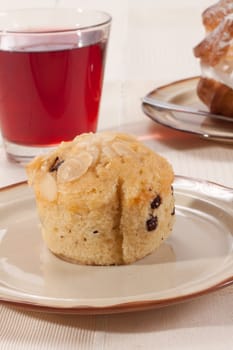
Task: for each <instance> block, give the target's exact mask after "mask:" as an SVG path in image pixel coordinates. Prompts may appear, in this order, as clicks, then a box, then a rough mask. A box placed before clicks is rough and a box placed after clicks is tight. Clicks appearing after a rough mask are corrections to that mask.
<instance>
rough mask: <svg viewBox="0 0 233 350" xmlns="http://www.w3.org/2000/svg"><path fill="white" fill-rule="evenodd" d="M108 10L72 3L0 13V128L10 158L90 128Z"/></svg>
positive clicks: (21, 158)
mask: <svg viewBox="0 0 233 350" xmlns="http://www.w3.org/2000/svg"><path fill="white" fill-rule="evenodd" d="M110 25H111V16H110V15H109V14H107V13H105V12H101V11H89V10H87V11H83V10H80V9H75V8H59V7H57V8H40V9H38V8H37V9H21V10H10V11H7V12H2V13H0V129H1V134H2V138H3V142H4V146H5V150H6V154H7V156H8V158H9V159H12V160H14V161H17V162H19V163H27V162H28V161H30V160H31V159H32V158H33V157H35V156H36V155H39V154H41V153H45V152H47V151H48V150H49V149H51V148H53V147H56V146H57V145H58V144H59V143H60V142H61V141H70V140H72V139H73V138H74V137H75V136H76V135H78V134H81V133H84V132H95V131H96V129H97V122H98V111H99V104H100V99H101V91H102V84H103V76H104V66H105V56H106V48H107V43H108V38H109V31H110Z"/></svg>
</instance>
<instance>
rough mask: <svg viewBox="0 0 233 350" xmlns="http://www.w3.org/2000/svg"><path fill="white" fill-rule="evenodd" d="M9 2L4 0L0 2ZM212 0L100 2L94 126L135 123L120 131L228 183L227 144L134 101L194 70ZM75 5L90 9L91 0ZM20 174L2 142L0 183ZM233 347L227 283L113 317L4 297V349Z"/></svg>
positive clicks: (232, 305)
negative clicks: (38, 308) (108, 23)
mask: <svg viewBox="0 0 233 350" xmlns="http://www.w3.org/2000/svg"><path fill="white" fill-rule="evenodd" d="M61 2H62V1H60V3H61ZM15 3H16V1H12V2H6V1H0V7H2V8H5V7H10V6H12V7H13V6H15ZM23 3H25V4H26V5H28V4H29V3H30V4H35V1H31V2H30V1H22V4H23ZM41 3H43V4H49V3H54V1H41ZM70 3H75V1H70ZM211 3H212V2H211V1H207V0H206V1H201V0H199V1H197V0H195V1H194V0H193V1H189V2H187V1H185V0H177V1H173V0H163V1H153V0H144V1H139V0H135V1H130V0H129V1H123V0H119V1H118V0H112V1H107V0H101V1H99V2H98V7H99V8H102V9H105V10H107V11H109V12H111V13H112V14H113V19H114V25H113V29H112V37H111V42H110V45H109V53H108V63H107V67H106V75H105V84H104V91H103V98H102V104H101V110H100V123H99V129H103V128H115V129H119V128H124V127H122V124H130V123H131V125H129V126H127V127H126V129H125V130H127V131H129V132H132V133H136V134H140V135H141V137H142V139H146V138H147V137H148V135H149V137H150V138H151V139H152V142H153V147H154V149H156V151H158V152H159V153H160V154H162V155H164V156H165V157H166V158H168V159H169V161H170V162H171V163H172V164H173V167H174V170H175V173H176V174H179V175H186V176H192V177H197V178H200V179H205V180H210V181H213V182H216V183H219V184H223V185H225V186H229V187H233V144H231V145H230V144H228V145H227V144H223V143H217V142H208V141H204V140H202V139H200V138H199V137H195V136H192V135H190V134H185V133H181V132H177V131H173V130H170V129H167V128H165V127H162V126H159V125H156V124H153V123H152V122H151V121H149V120H148V119H147V118H146V117H145V115H143V113H142V111H141V107H140V97H142V96H143V95H144V94H145V93H147V92H148V91H150V90H151V89H152V88H155V87H157V86H159V85H161V84H163V83H168V82H170V81H174V80H176V79H180V78H185V77H188V76H194V75H197V74H198V73H199V67H198V63H197V62H196V61H195V59H194V58H193V55H192V47H193V46H194V45H195V44H196V43H197V42H198V40H199V39H200V38H201V35H202V34H203V30H202V28H201V24H200V23H201V22H200V14H201V11H202V10H203V9H204V8H205V7H206V6H208V5H210V4H211ZM79 4H81V6H83V5H84V6H86V7H96V6H94V4H95V5H96V3H95V2H94V0H93V1H91V0H89V1H85V2H84V1H80V2H79ZM140 48H142V49H140ZM0 144H1V143H0ZM25 178H26V176H25V171H24V169H23V168H22V167H21V166H19V165H17V164H14V163H10V162H9V161H8V160H7V159H6V157H5V154H4V150H3V147H2V144H1V145H0V187H3V186H6V185H9V184H11V183H15V182H19V181H22V180H24V179H25ZM0 258H1V257H0ZM232 348H233V286H229V287H227V288H225V289H222V290H219V291H218V292H214V293H212V294H209V295H205V296H203V297H201V298H199V299H196V300H192V301H189V302H185V303H183V304H178V305H174V306H171V307H166V308H161V309H157V310H149V311H143V312H134V313H126V314H118V315H105V316H94V315H90V316H68V315H66V316H65V315H53V314H46V313H37V312H29V311H24V310H22V309H18V308H16V307H11V306H7V305H0V349H1V350H5V349H7V350H8V349H17V350H21V349H23V350H24V349H54V350H55V349H56V350H57V349H79V350H82V349H85V350H87V349H101V350H107V349H110V350H117V349H121V350H124V349H125V350H126V349H127V350H128V349H135V350H136V349H138V350H139V349H173V350H176V349H179V350H180V349H198V350H202V349H203V350H204V349H205V350H208V349H211V350H221V349H222V350H225V349H232Z"/></svg>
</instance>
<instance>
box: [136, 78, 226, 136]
mask: <svg viewBox="0 0 233 350" xmlns="http://www.w3.org/2000/svg"><path fill="white" fill-rule="evenodd" d="M199 78H200V76H198V75H197V76H191V77H187V78H183V79H179V80H174V81H171V82H169V83H167V84H163V85H160V86H158V87H156V88H155V89H153V90H150V91H149V92H148V93H147V94H146V95H145V97H152V98H153V96H152V95H154V94H156V93H159V92H161V91H163V90H166V89H168V88H169V87H171V86H175V85H178V84H182V83H183V84H185V83H189V82H192V81H193V82H195V81H196V80H198V79H199ZM197 98H198V97H197ZM146 106H147V104H146V103H143V102H142V104H141V107H142V110H143V112H144V114H145V115H146V116H147V117H149V118H150V119H151V120H152V121H153V122H154V123H158V124H160V125H162V126H164V127H168V128H170V129H172V130H176V131H179V132H184V133H187V134H191V135H195V136H199V137H201V138H202V139H203V140H210V141H220V142H224V141H225V142H227V143H231V142H233V132H232V136H231V135H229V136H228V135H226V136H221V135H211V134H209V133H208V132H206V133H204V131H203V133H202V132H199V131H195V130H187V129H186V128H185V127H183V128H179V127H176V126H175V125H170V124H169V123H166V122H162V121H161V120H160V119H158V117H157V118H156V116H151V115H150V113H149V112H148V110H147V107H146ZM150 108H152V109H153V106H150ZM155 111H156V110H155ZM156 112H157V113H160V112H158V111H156ZM167 113H169V115H171V116H173V113H172V112H170V111H167ZM173 118H174V119H176V118H175V117H174V116H173Z"/></svg>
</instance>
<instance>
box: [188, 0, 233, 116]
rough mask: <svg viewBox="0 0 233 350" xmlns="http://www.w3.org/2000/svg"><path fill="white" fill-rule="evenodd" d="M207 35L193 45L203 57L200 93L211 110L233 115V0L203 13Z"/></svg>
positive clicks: (222, 1) (201, 58) (220, 3)
mask: <svg viewBox="0 0 233 350" xmlns="http://www.w3.org/2000/svg"><path fill="white" fill-rule="evenodd" d="M202 21H203V25H204V27H205V31H206V36H205V38H204V39H203V40H202V41H201V42H200V43H199V44H198V45H197V46H196V47H195V48H194V54H195V56H196V57H198V58H199V59H200V65H201V77H200V80H199V83H198V86H197V94H198V96H199V98H200V99H201V101H202V102H204V104H206V106H207V107H208V108H209V110H210V111H211V112H212V113H216V114H222V115H226V116H229V117H233V2H232V0H230V1H229V0H221V1H219V2H218V3H216V4H215V5H213V6H211V7H209V8H208V9H206V10H205V11H204V12H203V14H202Z"/></svg>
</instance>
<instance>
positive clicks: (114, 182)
mask: <svg viewBox="0 0 233 350" xmlns="http://www.w3.org/2000/svg"><path fill="white" fill-rule="evenodd" d="M27 173H28V178H29V184H30V185H32V186H33V188H34V192H35V197H36V202H37V207H38V212H39V217H40V222H41V228H42V234H43V238H44V241H45V242H46V244H47V246H48V248H49V249H50V250H51V251H52V252H53V253H54V254H55V255H57V256H58V257H60V258H62V259H64V260H67V261H70V262H74V263H81V264H88V265H114V264H115V265H119V264H129V263H132V262H134V261H136V260H138V259H141V258H143V257H144V256H146V255H147V254H149V253H151V252H152V251H153V250H154V249H155V248H157V247H158V246H159V245H160V244H161V243H162V241H163V240H165V239H166V238H167V237H168V235H169V234H170V232H171V230H172V226H173V222H174V213H175V212H174V197H173V191H172V182H173V176H174V175H173V170H172V167H171V165H170V164H169V163H168V162H167V160H166V159H164V158H163V157H161V156H160V155H158V154H156V153H154V152H153V151H152V150H150V149H149V148H147V147H146V146H145V145H143V144H142V143H141V142H139V141H137V140H136V139H135V138H134V137H132V136H129V135H125V134H119V133H110V132H104V133H97V134H92V133H90V134H83V135H80V136H77V137H76V138H75V139H74V140H73V141H72V142H63V143H61V145H60V146H59V147H58V148H57V149H56V150H55V151H53V152H52V153H50V154H48V155H46V156H39V157H37V158H35V159H34V160H33V161H32V162H31V163H30V164H29V165H28V166H27Z"/></svg>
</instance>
